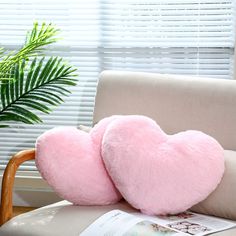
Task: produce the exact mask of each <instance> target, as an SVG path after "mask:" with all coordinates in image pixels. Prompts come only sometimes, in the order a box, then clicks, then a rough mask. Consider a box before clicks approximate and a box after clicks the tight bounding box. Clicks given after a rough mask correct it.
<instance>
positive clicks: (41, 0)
mask: <svg viewBox="0 0 236 236" xmlns="http://www.w3.org/2000/svg"><path fill="white" fill-rule="evenodd" d="M35 20H37V21H39V22H42V21H46V22H52V23H54V24H56V25H57V26H58V27H59V28H60V29H61V30H62V33H61V36H62V38H63V40H62V41H60V42H58V43H57V44H56V45H55V46H53V47H50V48H49V50H48V53H49V54H51V55H60V56H62V57H64V58H65V59H66V60H69V61H70V62H71V63H72V64H74V65H75V66H76V67H77V68H78V73H79V83H78V86H77V87H75V88H72V91H73V93H72V95H71V96H70V97H69V98H66V99H65V100H66V102H65V104H63V105H61V106H60V107H58V108H57V109H56V110H55V111H54V112H53V113H52V114H50V115H42V118H43V121H44V123H43V124H39V125H34V126H29V125H23V124H12V127H11V128H4V129H0V147H1V148H0V167H1V168H4V166H5V164H6V163H7V161H8V159H9V157H10V155H12V154H13V153H15V152H17V151H18V150H22V149H26V148H30V147H33V146H34V142H35V139H36V137H37V136H38V135H40V134H41V133H42V132H44V131H45V130H47V129H50V128H52V127H54V126H61V125H72V126H77V125H78V124H83V125H92V114H93V106H94V96H95V93H96V85H97V78H98V75H99V73H100V72H101V71H102V70H105V69H115V70H135V71H146V72H158V73H174V74H185V75H196V76H200V77H204V76H207V77H213V78H216V79H217V78H225V79H232V78H233V65H234V45H235V1H234V0H224V1H223V0H179V1H174V0H119V1H115V0H100V1H99V0H86V1H75V0H67V1H61V0H57V1H55V0H21V1H17V0H11V1H7V0H1V2H0V46H3V47H5V48H7V49H16V48H19V47H20V46H21V45H22V43H23V42H24V36H25V34H26V31H27V30H29V29H30V28H31V27H32V23H33V21H35ZM21 170H24V171H31V173H32V172H34V171H35V167H34V163H33V162H28V163H27V164H25V165H24V166H23V167H21ZM27 173H29V172H27Z"/></svg>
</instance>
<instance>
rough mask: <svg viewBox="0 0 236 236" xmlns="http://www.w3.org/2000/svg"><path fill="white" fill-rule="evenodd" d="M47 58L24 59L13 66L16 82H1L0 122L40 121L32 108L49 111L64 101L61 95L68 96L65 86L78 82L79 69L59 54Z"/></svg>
mask: <svg viewBox="0 0 236 236" xmlns="http://www.w3.org/2000/svg"><path fill="white" fill-rule="evenodd" d="M31 37H32V38H34V37H36V36H34V35H33V36H31ZM45 60H46V59H45V58H41V59H40V60H39V59H37V58H35V59H34V60H33V61H32V62H31V63H26V61H25V60H21V61H20V62H18V63H17V64H16V65H15V67H14V75H13V77H14V80H15V81H16V82H15V83H7V84H1V102H2V104H1V105H2V110H0V123H1V121H2V122H6V121H18V122H19V121H20V122H23V123H27V124H33V123H39V122H41V119H40V118H39V117H38V116H37V115H35V114H34V113H33V112H32V110H37V111H40V112H43V113H49V112H51V110H52V109H51V107H52V106H57V105H59V104H61V103H62V102H63V99H62V97H61V96H62V95H63V96H67V95H69V93H70V91H69V90H68V89H66V88H65V85H66V86H74V85H76V82H77V79H76V78H75V76H76V74H75V73H74V72H75V71H76V69H74V68H73V67H72V66H70V65H69V64H67V63H65V62H63V61H62V59H61V58H58V57H55V58H53V57H51V58H49V59H48V60H47V61H46V62H45Z"/></svg>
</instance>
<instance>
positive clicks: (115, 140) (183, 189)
mask: <svg viewBox="0 0 236 236" xmlns="http://www.w3.org/2000/svg"><path fill="white" fill-rule="evenodd" d="M102 156H103V160H104V163H105V166H106V168H107V171H108V172H109V175H110V176H111V178H112V180H113V182H114V183H115V186H116V187H117V188H118V190H119V191H120V192H121V194H122V195H123V197H124V198H125V199H126V200H127V201H128V202H129V203H130V204H131V205H132V206H133V207H135V208H137V209H140V210H141V211H142V212H143V213H147V214H158V215H162V214H175V213H178V212H182V211H185V210H186V209H188V208H190V207H191V206H193V205H195V204H196V203H198V202H200V201H202V200H203V199H205V198H206V197H207V196H208V195H209V194H210V193H211V192H212V191H213V190H214V189H215V188H216V186H217V185H218V183H219V182H220V180H221V178H222V175H223V172H224V156H223V149H222V147H221V146H220V145H219V143H218V142H217V141H216V140H215V139H213V138H212V137H210V136H208V135H206V134H204V133H202V132H199V131H186V132H181V133H178V134H175V135H167V134H165V133H164V132H163V131H162V130H161V128H160V127H159V126H158V125H157V124H156V123H155V122H154V121H153V120H152V119H149V118H147V117H143V116H125V117H120V118H118V119H116V120H114V121H112V123H110V124H109V126H108V127H107V129H106V131H105V133H104V136H103V144H102Z"/></svg>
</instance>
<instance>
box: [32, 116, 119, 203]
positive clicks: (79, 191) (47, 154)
mask: <svg viewBox="0 0 236 236" xmlns="http://www.w3.org/2000/svg"><path fill="white" fill-rule="evenodd" d="M114 119H116V117H114V116H113V117H110V118H106V119H103V120H102V121H101V122H99V123H98V124H97V125H96V126H95V127H94V128H93V129H92V130H91V132H90V133H89V134H88V133H86V132H84V131H81V130H79V129H77V128H74V127H60V128H54V129H52V130H49V131H47V132H45V133H44V134H42V135H41V136H40V137H39V138H38V139H37V142H36V165H37V167H38V169H39V171H40V173H41V175H42V176H43V178H44V179H45V180H46V181H47V182H48V183H49V185H50V186H52V188H53V189H54V190H55V191H56V192H57V193H58V195H59V196H61V197H62V198H64V199H66V200H68V201H71V202H73V203H74V204H79V205H106V204H112V203H115V202H117V201H119V200H120V199H121V195H120V193H119V192H118V191H117V189H116V188H115V186H114V185H113V183H112V181H111V179H110V177H109V176H108V174H107V172H106V170H105V168H104V164H103V162H102V159H101V155H100V148H101V140H102V137H103V133H104V131H105V129H106V126H107V125H108V124H109V123H110V122H111V121H112V120H114Z"/></svg>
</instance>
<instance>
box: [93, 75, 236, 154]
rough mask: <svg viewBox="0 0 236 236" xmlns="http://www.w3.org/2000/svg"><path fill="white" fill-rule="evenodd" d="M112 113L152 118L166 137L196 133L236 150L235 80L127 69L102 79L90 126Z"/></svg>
mask: <svg viewBox="0 0 236 236" xmlns="http://www.w3.org/2000/svg"><path fill="white" fill-rule="evenodd" d="M115 114H122V115H127V114H140V115H146V116H149V117H151V118H152V119H154V120H155V121H156V122H157V123H158V124H159V125H160V126H161V127H162V129H163V130H164V131H165V132H166V133H168V134H173V133H176V132H180V131H184V130H188V129H194V130H200V131H203V132H205V133H207V134H209V135H211V136H213V137H215V138H216V139H217V140H218V141H219V142H220V143H221V145H222V146H223V147H224V148H225V149H230V150H236V81H233V80H224V79H210V78H199V77H190V76H176V75H163V74H153V73H141V72H127V71H104V72H102V73H101V75H100V79H99V83H98V88H97V95H96V101H95V109H94V123H96V122H98V121H99V120H100V119H102V118H104V117H107V116H110V115H115Z"/></svg>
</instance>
